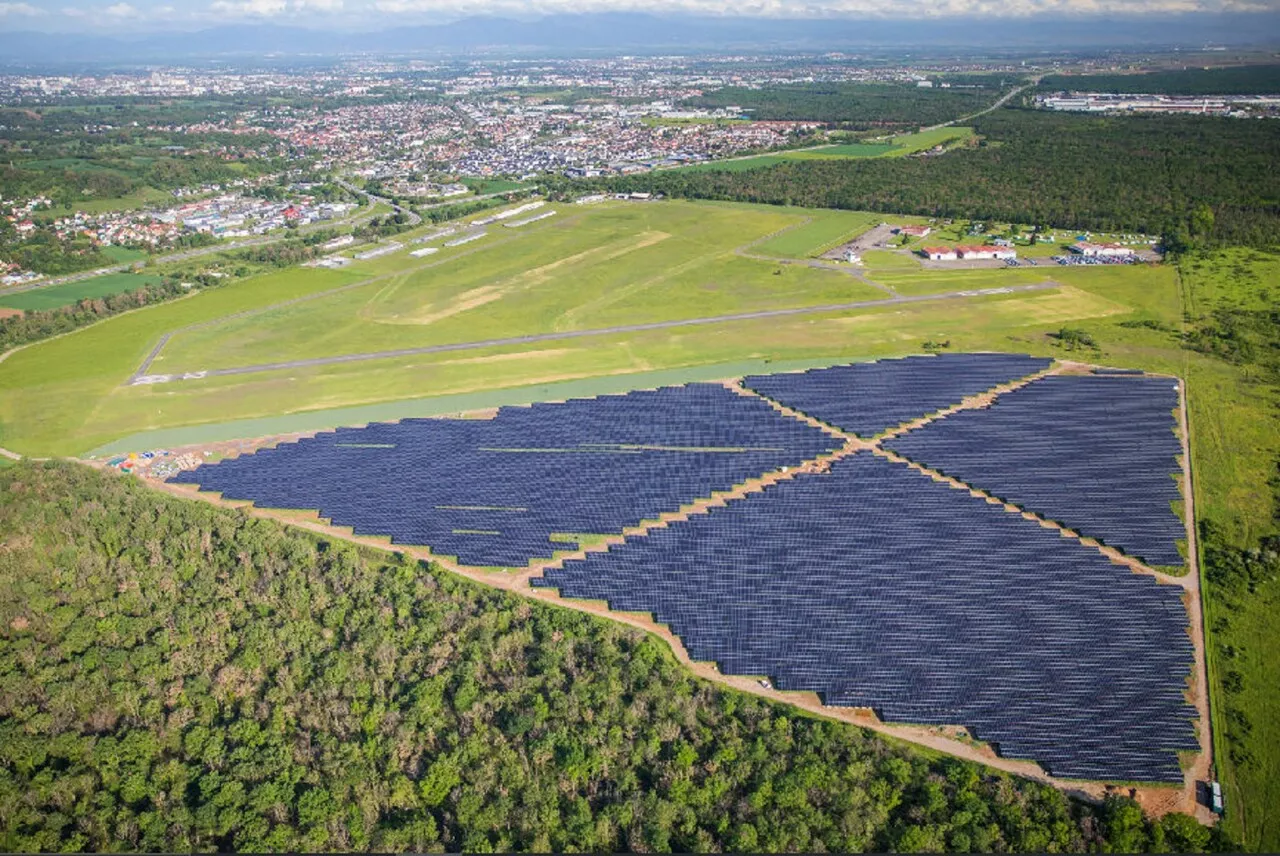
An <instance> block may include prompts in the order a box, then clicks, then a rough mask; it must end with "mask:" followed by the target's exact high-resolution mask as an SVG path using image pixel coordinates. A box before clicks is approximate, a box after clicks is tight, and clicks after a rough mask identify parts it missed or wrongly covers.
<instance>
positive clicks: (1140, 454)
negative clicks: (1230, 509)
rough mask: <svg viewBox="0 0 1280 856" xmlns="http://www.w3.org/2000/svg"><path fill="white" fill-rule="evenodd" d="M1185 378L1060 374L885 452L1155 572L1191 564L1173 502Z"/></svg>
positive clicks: (896, 442) (926, 430)
mask: <svg viewBox="0 0 1280 856" xmlns="http://www.w3.org/2000/svg"><path fill="white" fill-rule="evenodd" d="M1177 407H1178V391H1177V381H1175V380H1173V379H1170V378H1155V377H1128V376H1106V375H1093V376H1053V377H1047V378H1042V379H1040V380H1037V381H1034V382H1032V383H1030V384H1028V385H1027V386H1025V387H1023V388H1021V389H1018V390H1015V391H1013V392H1010V393H1007V394H1005V395H1002V396H1000V397H999V398H997V399H996V402H995V404H993V405H992V406H991V407H990V408H987V409H982V410H968V411H962V412H959V413H954V414H952V415H950V416H948V417H946V418H945V419H940V420H938V421H937V422H934V423H932V424H930V425H927V426H925V427H924V428H921V429H920V430H918V431H913V432H911V433H910V434H906V435H903V436H901V437H897V438H894V439H893V440H890V441H888V442H887V443H885V447H886V448H889V449H892V450H893V451H895V452H897V453H899V454H901V455H903V456H905V457H908V458H910V459H912V460H914V461H918V462H919V463H921V464H924V465H925V466H928V467H930V468H932V469H936V470H938V471H939V472H942V473H945V474H946V475H949V476H952V477H953V478H956V479H959V480H960V481H963V482H967V483H968V484H971V485H973V486H974V487H978V488H981V489H983V490H986V491H988V492H990V493H992V494H993V495H995V496H997V497H999V498H1001V499H1004V500H1006V501H1008V502H1011V503H1014V504H1016V505H1019V506H1021V507H1023V508H1025V509H1027V510H1029V511H1034V512H1036V513H1038V514H1041V515H1043V516H1044V517H1047V518H1049V519H1051V520H1055V521H1058V522H1060V523H1062V524H1064V525H1065V526H1067V527H1069V528H1071V529H1075V530H1076V531H1078V532H1080V533H1081V534H1083V535H1087V536H1089V537H1091V538H1097V539H1099V540H1100V541H1102V542H1104V543H1106V544H1108V545H1110V546H1113V547H1118V548H1120V549H1122V550H1124V551H1125V552H1126V553H1129V554H1131V555H1134V556H1138V557H1140V558H1142V559H1143V560H1144V561H1146V562H1149V563H1151V564H1156V565H1173V566H1176V565H1181V564H1182V563H1183V559H1182V556H1181V555H1180V554H1179V552H1178V548H1177V546H1176V542H1177V541H1178V539H1180V538H1185V537H1186V529H1185V526H1184V525H1183V523H1182V521H1181V520H1180V519H1179V518H1178V516H1177V515H1176V514H1175V513H1174V511H1173V507H1172V505H1171V503H1173V502H1175V501H1178V500H1180V499H1181V498H1182V496H1181V493H1180V492H1179V490H1178V483H1177V482H1176V481H1175V480H1174V478H1173V475H1174V474H1175V473H1181V469H1180V467H1179V466H1178V461H1177V456H1178V455H1179V454H1181V451H1182V449H1181V445H1180V443H1179V442H1178V438H1177V435H1175V434H1174V428H1175V425H1176V422H1175V419H1174V411H1175V410H1176V409H1177Z"/></svg>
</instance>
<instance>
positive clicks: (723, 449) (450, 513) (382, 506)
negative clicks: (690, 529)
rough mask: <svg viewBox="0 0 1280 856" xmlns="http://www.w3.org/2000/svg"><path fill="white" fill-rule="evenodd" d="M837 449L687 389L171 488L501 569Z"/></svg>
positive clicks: (755, 407) (354, 443)
mask: <svg viewBox="0 0 1280 856" xmlns="http://www.w3.org/2000/svg"><path fill="white" fill-rule="evenodd" d="M840 445H841V444H840V441H839V440H837V439H835V438H833V437H831V436H830V435H829V434H826V433H825V432H823V431H819V430H818V429H815V428H813V427H811V426H809V425H806V424H804V423H802V422H799V421H797V420H795V419H789V418H786V417H784V416H782V415H781V414H779V413H778V412H777V411H776V410H774V409H773V408H772V407H771V406H770V405H769V404H768V403H767V402H765V401H763V400H761V399H759V398H756V397H753V396H742V395H738V394H736V393H733V392H731V391H729V390H728V389H726V388H725V387H723V386H719V385H716V384H693V385H690V386H685V387H668V388H664V389H660V390H656V391H645V392H633V393H630V394H628V395H621V396H605V397H601V398H596V399H576V400H573V401H569V402H565V403H561V404H535V405H533V406H531V407H504V408H502V409H501V410H500V411H499V412H498V414H497V416H496V417H495V418H494V419H491V420H482V419H476V420H458V419H454V420H443V419H409V420H405V421H403V422H399V423H382V424H374V425H370V426H368V427H366V428H343V429H339V430H337V431H331V432H326V433H323V434H319V435H316V436H315V437H312V438H307V439H303V440H300V441H298V442H297V443H288V444H284V445H281V446H278V447H276V448H274V449H265V450H263V451H260V452H257V453H256V454H253V455H248V456H245V457H242V458H237V459H232V460H228V461H223V462H221V463H218V464H209V465H205V466H202V467H199V468H198V469H195V470H192V471H190V472H186V473H182V474H180V475H179V476H177V477H176V478H175V479H174V481H178V482H187V483H193V484H198V485H200V487H201V489H203V490H211V491H219V492H221V493H222V494H223V495H224V496H226V497H227V498H231V499H246V500H252V501H254V502H255V503H257V504H258V505H261V506H267V507H277V508H305V509H318V510H319V511H320V514H321V516H323V517H328V518H332V520H333V522H334V523H335V524H336V525H339V526H352V527H354V528H355V530H356V532H357V533H358V534H376V535H389V536H391V538H392V540H393V541H394V542H395V543H397V544H425V545H429V546H430V547H431V548H432V550H433V551H434V552H436V553H437V554H439V555H445V556H457V557H458V559H459V561H461V562H463V563H465V564H472V565H501V566H511V565H524V564H527V563H528V562H529V560H530V559H532V558H537V557H549V556H551V555H552V554H553V553H554V552H555V551H556V550H564V549H572V548H574V547H575V546H576V545H575V544H573V543H572V542H552V541H551V540H550V539H549V536H550V535H551V534H552V533H610V532H618V531H620V530H621V529H623V528H624V527H627V526H634V525H637V524H638V523H640V521H642V520H646V519H651V518H654V517H657V516H658V515H659V514H661V513H663V512H669V511H676V510H678V509H679V508H680V507H681V506H682V505H685V504H688V503H689V502H692V501H694V500H696V499H698V498H700V497H705V496H708V495H710V494H712V493H714V492H716V491H723V490H729V489H731V488H732V487H733V486H735V485H737V484H741V483H742V482H744V481H746V480H747V479H750V478H753V477H755V476H758V475H760V474H762V473H765V472H768V471H770V470H774V469H777V468H779V467H783V466H788V465H790V466H795V465H798V464H800V463H801V462H803V461H805V460H808V459H810V458H813V457H815V456H817V455H820V454H823V453H824V452H827V451H830V450H832V449H835V448H838V447H839V446H840Z"/></svg>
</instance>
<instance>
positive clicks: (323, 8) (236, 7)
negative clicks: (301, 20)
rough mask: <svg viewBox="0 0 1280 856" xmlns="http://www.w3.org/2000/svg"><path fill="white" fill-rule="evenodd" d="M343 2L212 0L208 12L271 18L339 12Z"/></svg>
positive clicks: (341, 0) (334, 0)
mask: <svg viewBox="0 0 1280 856" xmlns="http://www.w3.org/2000/svg"><path fill="white" fill-rule="evenodd" d="M342 9H343V0H213V3H212V4H210V6H209V11H210V12H212V13H213V14H214V15H217V16H219V17H230V18H272V17H275V16H277V15H284V14H286V13H292V14H302V13H307V12H322V13H332V12H341V11H342Z"/></svg>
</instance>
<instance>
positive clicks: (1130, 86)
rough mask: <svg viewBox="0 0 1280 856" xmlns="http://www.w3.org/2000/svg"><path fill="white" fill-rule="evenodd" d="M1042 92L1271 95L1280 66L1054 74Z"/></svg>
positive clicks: (1277, 88) (1279, 81)
mask: <svg viewBox="0 0 1280 856" xmlns="http://www.w3.org/2000/svg"><path fill="white" fill-rule="evenodd" d="M1040 89H1041V90H1047V91H1055V90H1064V89H1066V90H1075V91H1077V92H1116V93H1143V94H1150V95H1271V94H1274V93H1276V92H1280V65H1241V66H1233V67H1230V68H1187V69H1179V70H1176V71H1153V72H1148V73H1146V74H1054V75H1049V76H1048V77H1045V78H1044V79H1043V80H1041V81H1040Z"/></svg>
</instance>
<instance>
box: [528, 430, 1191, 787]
mask: <svg viewBox="0 0 1280 856" xmlns="http://www.w3.org/2000/svg"><path fill="white" fill-rule="evenodd" d="M534 583H535V584H536V585H546V586H552V587H557V588H559V589H560V590H561V592H562V594H564V595H566V596H568V597H577V598H590V599H602V600H606V601H608V602H609V604H610V606H611V607H612V608H614V609H618V610H626V611H643V612H651V613H653V614H654V616H655V618H656V620H658V621H659V622H662V623H665V624H668V625H670V627H671V629H672V631H673V632H675V633H676V634H678V635H679V636H680V637H681V639H682V640H683V642H684V644H685V645H686V646H687V648H688V650H689V652H690V655H691V656H692V657H693V658H694V659H695V660H713V661H716V662H718V663H719V664H720V666H721V668H722V669H723V670H724V671H725V672H727V673H731V674H747V675H764V676H769V677H771V678H772V679H773V680H774V682H775V684H776V685H777V686H778V687H779V688H781V689H786V690H813V691H816V692H818V693H819V694H820V695H821V696H822V698H823V700H824V702H825V703H827V704H833V705H847V706H859V707H863V706H865V707H871V708H874V709H875V710H876V711H877V712H878V713H879V714H880V716H882V717H883V718H885V719H887V720H890V721H902V722H916V723H932V724H956V725H967V726H969V727H971V728H973V729H974V730H975V732H976V734H977V736H978V737H979V738H980V739H982V740H986V741H989V742H992V743H995V744H997V745H998V747H999V749H1000V751H1001V753H1002V754H1004V755H1006V756H1009V757H1021V758H1032V759H1035V760H1037V761H1039V762H1040V763H1042V764H1043V765H1044V766H1045V767H1046V768H1047V769H1048V770H1050V772H1052V773H1053V774H1055V775H1058V776H1063V777H1068V778H1085V779H1109V780H1140V781H1169V782H1175V781H1181V779H1182V774H1181V770H1180V768H1179V765H1178V760H1177V756H1176V751H1177V750H1181V749H1195V748H1197V743H1196V739H1195V732H1194V729H1193V726H1192V719H1193V718H1194V715H1195V714H1194V709H1193V708H1192V707H1191V706H1190V705H1189V704H1187V702H1186V700H1185V699H1184V689H1185V686H1186V679H1187V677H1188V675H1189V673H1190V669H1191V664H1192V647H1191V642H1190V639H1189V638H1188V635H1187V623H1188V619H1187V613H1186V609H1185V608H1184V606H1183V604H1182V601H1181V598H1180V594H1181V590H1180V589H1179V588H1176V587H1173V586H1163V585H1160V584H1159V583H1158V582H1157V581H1156V580H1155V578H1153V577H1151V576H1149V575H1140V574H1134V573H1132V572H1130V571H1129V570H1127V569H1125V568H1121V567H1118V566H1116V565H1114V564H1112V563H1111V562H1110V561H1108V560H1107V559H1106V558H1105V557H1103V556H1102V555H1101V554H1099V553H1098V552H1097V551H1096V550H1093V549H1090V548H1088V547H1084V546H1083V545H1081V544H1080V543H1079V542H1077V541H1073V540H1070V539H1064V538H1062V537H1061V536H1060V535H1059V534H1058V533H1057V532H1055V531H1051V530H1047V529H1044V528H1042V527H1041V526H1039V525H1038V524H1036V523H1035V522H1032V521H1027V520H1025V519H1023V518H1022V517H1021V516H1020V515H1017V514H1012V513H1009V512H1006V511H1004V510H1003V509H1002V508H1001V507H999V506H993V505H990V504H988V503H986V502H984V501H983V500H980V499H975V498H973V497H971V496H970V495H969V494H968V493H967V492H966V491H961V490H954V489H951V488H948V487H946V486H943V485H940V484H938V483H936V482H934V481H932V480H930V479H929V478H928V477H926V476H924V475H921V474H919V473H916V472H913V471H912V470H910V469H909V468H908V467H907V466H906V465H905V464H896V463H892V462H889V461H886V460H883V459H880V458H877V457H873V456H872V455H870V454H867V453H860V454H858V455H856V456H854V457H853V458H850V459H846V460H844V461H841V462H839V463H837V464H835V465H834V466H833V467H832V470H831V472H830V473H829V474H826V475H802V476H799V477H797V478H795V479H792V480H789V481H784V482H782V483H780V484H778V485H776V486H774V487H770V488H768V489H766V490H765V492H764V493H763V494H755V495H752V496H750V497H748V498H747V499H744V500H739V501H734V502H731V503H729V505H728V506H727V507H724V508H716V509H713V510H711V512H710V513H709V514H707V515H695V516H693V517H691V518H690V519H689V520H688V521H687V522H679V523H675V524H673V525H671V526H669V527H666V528H662V529H656V530H653V531H652V532H650V533H649V534H648V535H647V536H645V537H642V538H628V539H627V541H626V543H624V544H622V545H618V546H615V547H612V548H611V549H609V550H608V552H605V553H598V554H592V555H591V556H589V557H588V558H586V559H585V560H580V561H572V562H567V563H566V564H565V567H564V568H563V569H555V570H551V571H548V573H547V575H546V578H545V580H535V581H534Z"/></svg>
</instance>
